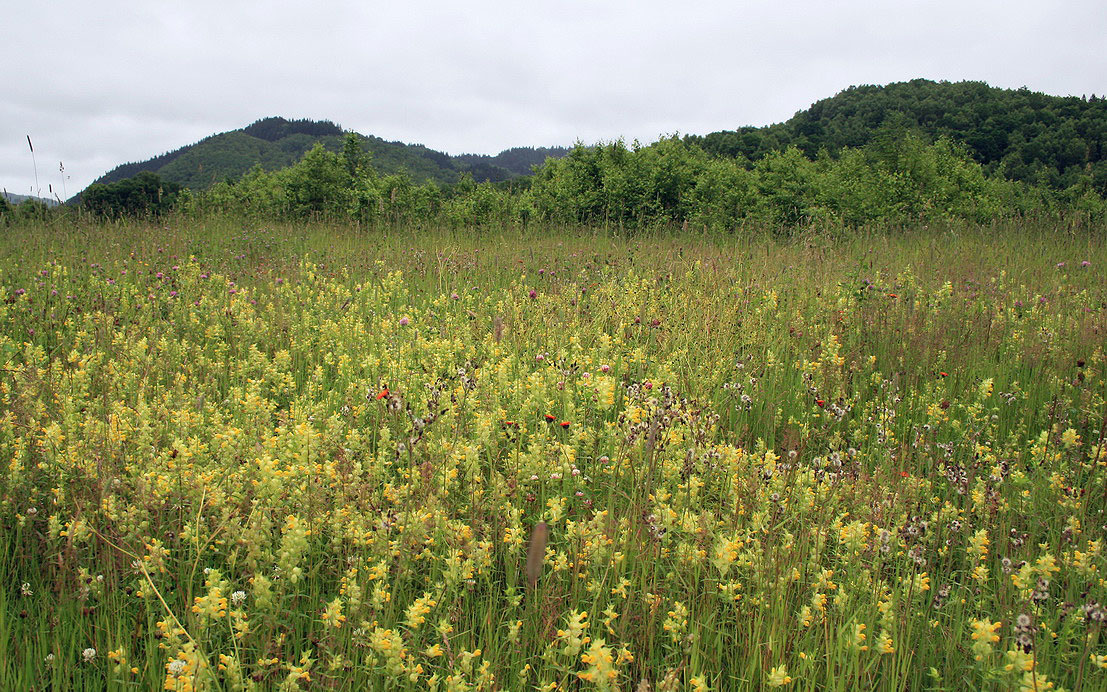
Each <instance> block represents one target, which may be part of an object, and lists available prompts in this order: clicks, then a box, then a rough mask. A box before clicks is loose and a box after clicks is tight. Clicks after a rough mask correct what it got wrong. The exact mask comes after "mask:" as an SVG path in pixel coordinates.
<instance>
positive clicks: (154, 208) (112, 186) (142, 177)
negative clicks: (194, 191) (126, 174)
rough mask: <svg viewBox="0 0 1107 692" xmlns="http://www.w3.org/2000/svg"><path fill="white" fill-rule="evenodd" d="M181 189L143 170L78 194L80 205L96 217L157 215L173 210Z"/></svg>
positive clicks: (93, 185) (91, 186) (97, 184)
mask: <svg viewBox="0 0 1107 692" xmlns="http://www.w3.org/2000/svg"><path fill="white" fill-rule="evenodd" d="M180 190H181V186H180V185H177V184H176V183H171V182H166V181H163V180H162V179H161V177H160V176H158V175H157V174H156V173H150V172H149V171H143V172H142V173H139V174H138V175H136V176H135V177H133V178H124V179H123V180H120V181H119V182H117V183H107V184H101V183H93V184H92V185H89V186H88V189H86V190H85V191H84V193H83V194H82V195H81V204H82V205H83V206H84V208H85V209H87V210H88V211H90V212H92V213H93V214H95V215H96V216H101V217H120V216H132V217H142V216H159V215H161V214H164V213H165V212H167V211H169V210H170V209H172V208H173V203H174V202H175V201H176V199H177V193H178V192H180Z"/></svg>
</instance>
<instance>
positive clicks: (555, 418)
mask: <svg viewBox="0 0 1107 692" xmlns="http://www.w3.org/2000/svg"><path fill="white" fill-rule="evenodd" d="M546 420H547V421H548V422H550V423H553V422H555V421H556V420H557V416H551V415H550V414H548V413H547V414H546Z"/></svg>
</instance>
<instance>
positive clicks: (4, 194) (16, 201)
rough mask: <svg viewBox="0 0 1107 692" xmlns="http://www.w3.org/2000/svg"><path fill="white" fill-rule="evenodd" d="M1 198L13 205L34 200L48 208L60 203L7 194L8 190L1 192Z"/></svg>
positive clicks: (29, 196) (40, 198) (30, 196)
mask: <svg viewBox="0 0 1107 692" xmlns="http://www.w3.org/2000/svg"><path fill="white" fill-rule="evenodd" d="M0 197H3V198H4V199H6V200H8V202H10V203H12V204H19V203H21V202H26V201H27V200H34V201H38V202H42V203H43V204H45V205H46V206H48V207H53V206H55V205H57V203H58V200H56V199H50V198H48V197H35V196H34V195H17V194H15V193H14V192H7V191H6V190H0Z"/></svg>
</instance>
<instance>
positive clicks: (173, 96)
mask: <svg viewBox="0 0 1107 692" xmlns="http://www.w3.org/2000/svg"><path fill="white" fill-rule="evenodd" d="M4 19H5V29H4V32H5V40H4V41H0V60H2V61H3V64H4V65H5V66H7V68H8V69H7V70H6V76H5V83H4V96H3V99H2V100H0V185H4V186H7V188H8V189H9V190H11V191H20V192H26V191H27V190H28V189H29V186H31V185H33V177H34V176H33V171H32V169H31V162H30V156H29V153H28V152H27V150H26V143H25V141H24V139H23V137H24V135H25V134H30V135H31V136H32V137H33V138H34V141H35V145H36V154H38V159H39V173H40V179H41V180H42V181H43V182H42V188H43V189H44V190H45V188H46V180H47V179H48V175H46V174H44V171H48V170H49V168H50V167H51V166H52V167H53V169H54V170H55V171H56V167H57V161H58V160H61V161H65V163H66V168H67V169H68V170H69V173H70V175H71V180H70V181H69V182H68V183H67V189H68V191H69V192H70V194H72V192H74V191H75V190H76V189H79V188H81V187H83V186H84V185H86V184H87V183H88V182H90V181H91V180H92V179H93V178H95V177H97V176H98V175H100V174H102V173H103V172H105V171H106V170H108V169H110V168H111V167H113V166H115V165H117V164H119V163H124V162H126V161H131V160H140V159H144V158H147V157H149V156H152V155H155V154H158V153H162V152H164V151H168V150H172V149H175V148H177V147H179V146H182V145H185V144H188V143H190V142H193V141H195V140H197V139H199V138H200V137H203V136H205V135H208V134H211V133H214V132H219V131H224V130H228V129H233V128H236V127H241V126H243V125H246V124H248V123H249V122H251V121H253V120H255V119H257V118H260V117H264V116H268V115H284V116H286V117H310V118H328V119H332V120H334V121H336V122H339V123H340V124H342V125H343V126H344V127H347V128H350V129H354V130H357V131H359V132H364V133H371V134H376V135H378V136H381V137H385V138H386V139H398V140H403V141H408V142H420V143H423V144H426V145H427V146H431V147H434V148H436V149H441V150H445V151H449V152H451V153H460V152H483V153H494V152H496V151H499V150H500V149H503V148H506V147H510V146H516V145H551V144H566V143H570V142H572V141H573V140H575V139H578V138H579V139H581V140H583V141H586V142H590V141H595V140H598V139H605V140H608V139H614V138H617V137H624V138H626V139H627V140H632V139H636V138H637V139H639V140H642V141H644V142H647V141H652V140H653V139H655V138H657V137H658V136H659V135H662V134H666V133H672V132H682V133H689V132H709V131H712V130H717V129H723V128H734V127H737V126H740V125H746V124H753V125H763V124H768V123H770V122H778V121H780V120H784V119H786V118H788V117H790V116H791V115H792V114H793V113H795V112H796V111H797V110H800V109H802V108H805V107H807V106H808V105H810V104H811V103H812V102H813V101H815V100H817V99H819V98H824V97H827V96H830V95H832V94H834V93H836V92H837V91H839V90H841V89H843V88H845V87H847V86H850V85H852V84H862V83H886V82H889V81H898V80H903V79H911V78H914V77H927V78H932V79H949V80H960V79H983V80H986V81H988V82H990V83H992V84H994V85H996V86H1003V87H1019V86H1023V85H1025V86H1028V87H1030V88H1032V89H1037V90H1041V91H1045V92H1047V93H1054V94H1062V95H1063V94H1085V93H1092V92H1095V93H1103V92H1104V91H1107V86H1105V85H1104V76H1105V75H1107V53H1105V52H1104V51H1102V50H1101V49H1100V46H1101V42H1102V39H1101V36H1102V34H1103V33H1104V30H1105V29H1107V3H1102V2H1101V1H1100V0H1060V1H1058V2H1052V3H1041V2H1031V1H1028V0H1015V1H1011V2H1000V1H998V0H981V1H978V2H972V1H965V0H962V1H959V2H953V1H952V0H943V1H940V2H922V1H920V0H908V1H906V2H887V1H878V0H867V1H860V0H843V1H842V2H834V3H827V2H820V1H817V0H812V1H809V2H781V1H780V0H776V1H775V2H770V1H766V0H751V1H747V2H741V3H737V2H687V3H683V4H680V5H678V4H676V3H671V2H656V1H648V2H625V1H624V2H604V3H598V2H587V1H583V0H572V1H563V2H556V3H542V4H539V3H520V2H488V1H482V0H474V1H472V2H469V3H465V4H459V3H446V2H425V1H423V2H420V1H418V0H416V1H413V2H404V3H377V2H317V3H295V4H293V3H243V2H226V1H225V0H224V1H223V2H212V1H210V0H203V1H200V2H190V3H172V4H171V3H133V2H120V1H118V0H114V1H107V2H98V3H88V2H79V1H77V0H58V1H56V2H53V3H50V4H37V6H35V5H32V4H30V3H23V4H21V5H19V6H16V7H13V8H11V9H7V10H6V11H5V17H4ZM9 37H10V40H9ZM50 182H52V183H54V184H55V185H57V184H59V182H60V176H58V175H57V174H56V173H55V174H54V179H52V180H51V181H50Z"/></svg>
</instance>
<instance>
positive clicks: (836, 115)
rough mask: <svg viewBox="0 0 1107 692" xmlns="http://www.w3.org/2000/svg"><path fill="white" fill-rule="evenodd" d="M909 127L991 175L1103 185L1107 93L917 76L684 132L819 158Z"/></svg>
mask: <svg viewBox="0 0 1107 692" xmlns="http://www.w3.org/2000/svg"><path fill="white" fill-rule="evenodd" d="M907 131H910V132H914V133H916V134H919V135H920V136H922V137H923V138H924V139H926V140H928V141H934V140H936V139H938V138H940V137H947V138H949V139H951V140H953V141H954V142H958V143H960V144H962V145H963V146H965V147H966V148H967V150H968V152H969V153H970V154H971V155H972V157H973V158H974V159H975V160H976V161H977V162H979V163H980V164H981V165H983V167H984V170H985V171H986V172H987V173H989V174H999V175H1002V176H1004V177H1006V178H1009V179H1012V180H1021V181H1025V182H1029V183H1035V184H1039V185H1047V186H1049V187H1053V188H1058V189H1060V188H1068V187H1070V186H1072V185H1076V184H1079V183H1081V182H1082V181H1088V182H1090V183H1091V185H1092V186H1093V187H1094V188H1095V189H1096V190H1097V192H1099V193H1100V194H1105V193H1107V100H1105V99H1103V98H1100V97H1096V96H1095V95H1092V96H1091V97H1090V98H1084V97H1075V96H1068V97H1061V96H1050V95H1047V94H1042V93H1038V92H1034V91H1030V90H1029V89H1026V88H1023V89H1000V88H997V87H991V86H989V85H988V84H986V83H984V82H971V81H966V82H934V81H931V80H927V79H915V80H912V81H910V82H896V83H893V84H888V85H885V86H855V87H850V88H849V89H846V90H845V91H842V92H840V93H839V94H837V95H835V96H833V97H831V98H827V99H823V100H821V101H817V102H816V103H814V104H813V105H812V106H811V107H810V108H808V109H807V110H803V111H799V112H798V113H796V114H795V115H794V116H793V117H792V118H791V119H789V120H787V121H785V122H783V123H778V124H775V125H769V126H767V127H741V128H738V129H736V130H727V131H721V132H713V133H711V134H708V135H690V136H688V137H686V138H685V139H686V141H688V142H690V143H694V144H698V145H699V146H701V147H703V148H704V149H706V150H707V151H708V152H710V153H712V154H716V155H720V156H731V157H735V156H744V157H746V158H748V159H750V160H752V161H756V160H758V159H761V158H763V157H764V156H765V155H766V154H768V153H769V152H773V151H782V150H784V149H786V148H787V147H789V146H792V145H794V146H796V147H798V148H799V149H800V150H801V151H803V153H804V154H806V155H807V156H808V157H809V158H815V157H816V156H818V154H819V152H820V151H821V150H824V149H825V150H826V151H828V152H830V153H831V154H834V153H835V152H837V151H839V150H840V149H841V148H842V147H861V146H865V145H867V144H870V143H873V142H876V141H878V140H879V139H880V138H882V137H888V136H898V135H902V134H903V133H904V132H907Z"/></svg>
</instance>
